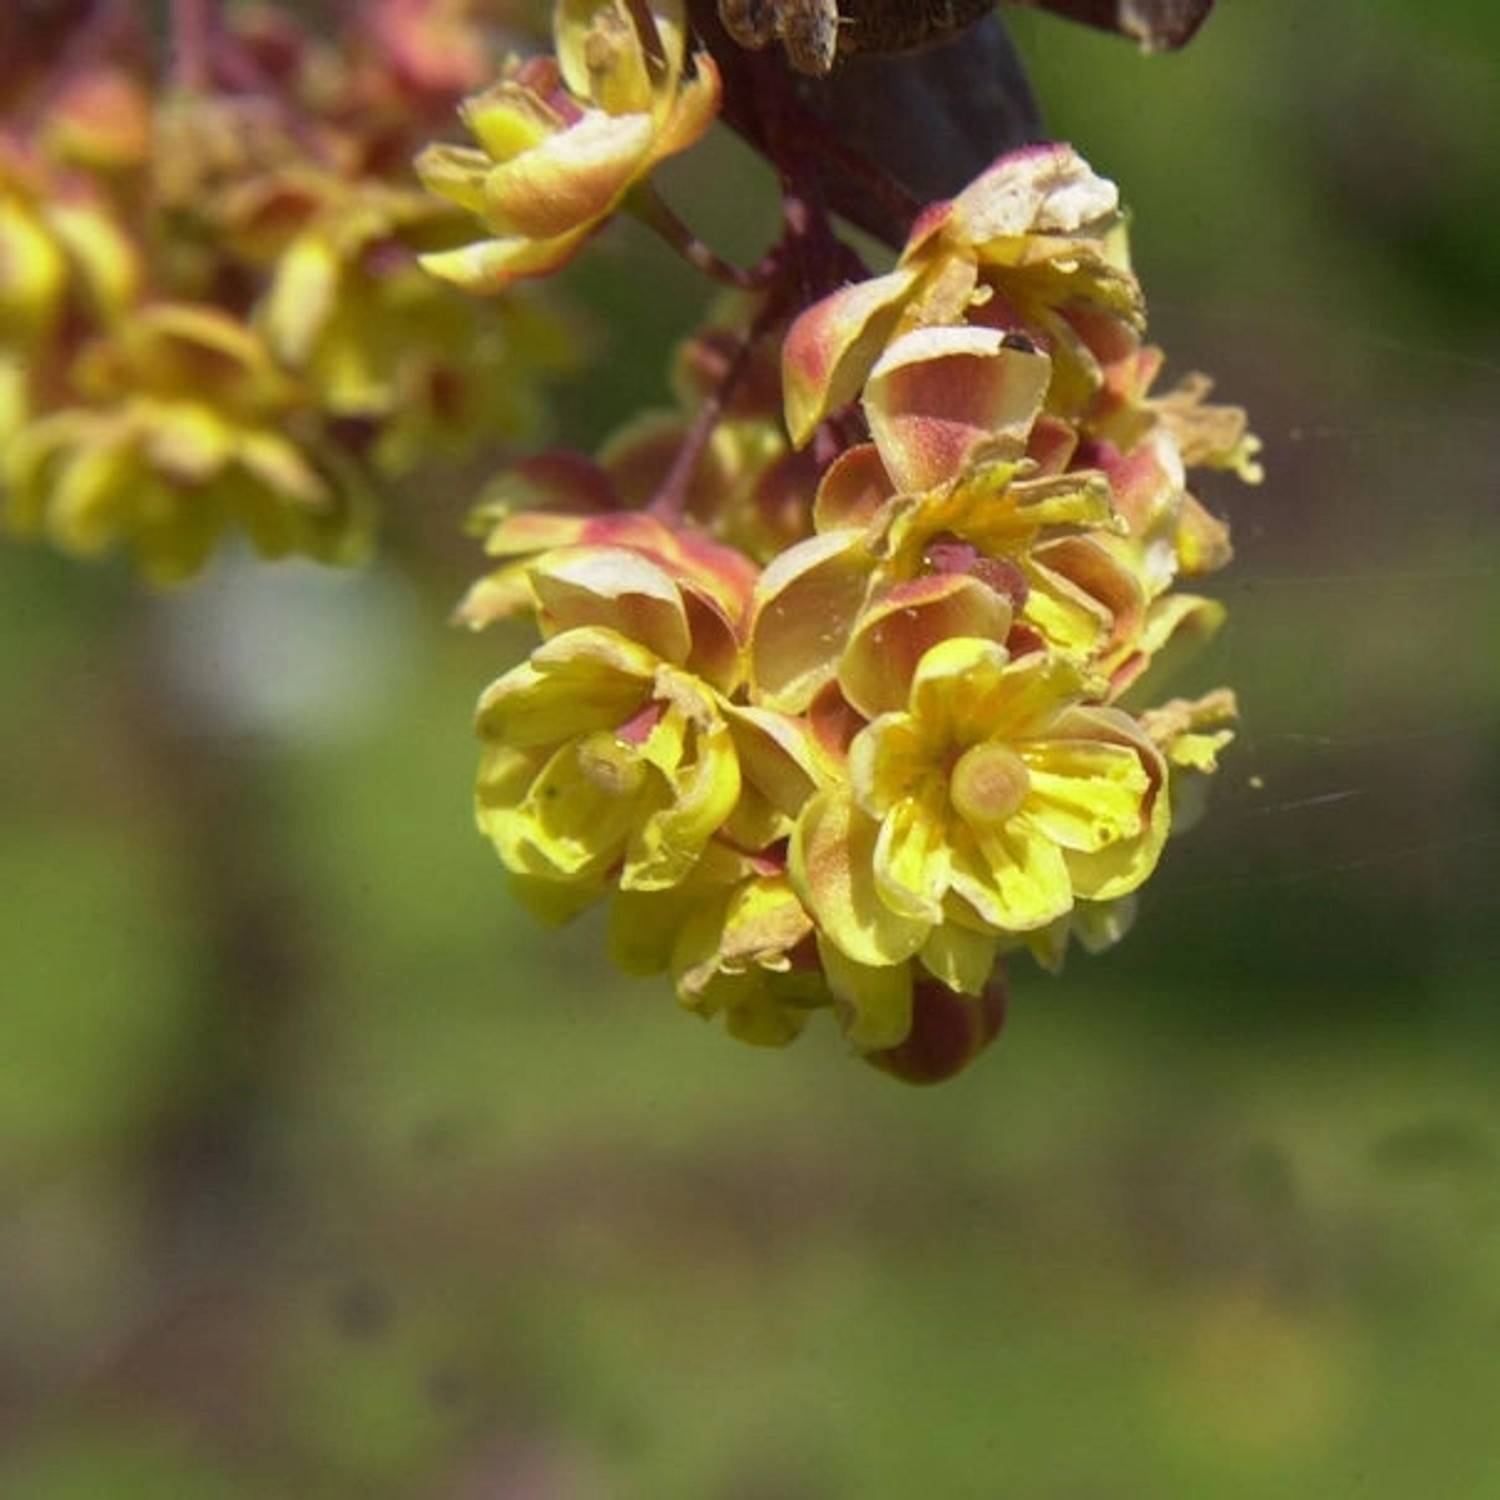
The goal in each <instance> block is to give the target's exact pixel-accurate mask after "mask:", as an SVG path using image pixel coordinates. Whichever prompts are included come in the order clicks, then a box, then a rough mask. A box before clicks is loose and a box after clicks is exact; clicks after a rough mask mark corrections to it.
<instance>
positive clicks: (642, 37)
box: [417, 0, 719, 293]
mask: <svg viewBox="0 0 1500 1500" xmlns="http://www.w3.org/2000/svg"><path fill="white" fill-rule="evenodd" d="M554 29H555V33H556V42H557V53H556V56H555V58H554V57H539V58H532V59H529V60H528V61H526V62H520V61H516V60H512V62H511V64H510V66H509V68H508V69H507V72H506V76H505V77H504V78H503V79H502V80H501V82H499V83H498V84H496V85H495V86H494V87H493V88H491V89H490V90H488V91H487V92H486V93H483V94H480V95H476V96H475V97H474V98H472V99H469V100H468V101H467V102H466V103H465V105H464V108H463V117H464V121H465V123H466V124H467V125H468V127H469V130H470V132H471V133H472V134H473V136H474V138H475V140H477V141H478V143H479V144H478V146H430V147H428V149H427V150H426V151H424V152H423V153H422V155H421V156H420V157H419V158H418V161H417V170H418V172H419V173H420V174H421V177H422V180H423V181H424V182H425V183H426V184H427V186H428V187H429V188H431V189H432V190H433V192H435V193H439V194H441V195H442V196H443V197H444V198H447V199H449V200H450V201H452V202H453V203H455V204H457V205H458V206H459V207H461V208H463V209H466V210H468V211H469V212H470V213H471V214H473V215H474V216H475V217H476V218H478V219H479V220H480V221H481V222H482V223H483V224H484V226H485V228H486V229H487V230H489V231H490V233H491V235H492V236H493V237H492V238H488V239H483V240H479V241H477V242H475V243H473V244H468V245H463V246H461V247H459V248H456V249H452V250H446V251H442V252H436V253H433V254H431V255H428V256H426V257H425V258H424V261H423V264H424V265H425V266H426V267H427V269H428V270H429V271H431V272H432V274H433V275H435V276H439V277H442V278H443V279H444V280H447V281H451V282H454V283H456V284H457V285H459V286H461V287H463V288H465V289H466V290H468V291H471V292H481V293H485V292H493V291H498V290H501V289H503V288H505V287H508V286H509V285H510V284H511V283H512V282H513V281H515V280H516V279H518V278H520V277H529V276H545V275H548V274H550V273H551V272H553V271H556V270H558V269H559V268H560V267H562V266H563V265H565V264H566V263H567V262H568V261H570V260H571V259H572V258H573V257H574V256H575V255H576V254H577V253H578V251H579V250H580V249H581V248H582V247H583V245H584V243H585V242H586V241H587V240H588V238H589V237H590V236H591V235H592V234H593V233H594V232H595V231H596V230H597V229H598V228H599V227H600V226H601V225H602V224H604V222H605V221H606V220H607V219H608V218H609V217H610V215H612V214H613V213H614V212H615V211H616V210H617V209H618V208H619V207H620V205H621V204H622V202H623V201H624V199H625V197H626V195H627V193H629V191H630V190H631V189H632V188H633V187H635V186H636V185H637V184H639V183H641V182H642V181H643V180H644V179H645V178H646V176H647V175H648V174H649V173H650V171H651V169H652V168H653V167H654V166H655V165H656V164H657V163H658V162H659V161H661V160H663V159H664V158H665V157H668V156H671V155H674V154H675V153H677V152H679V151H683V150H685V149H686V148H687V147H689V146H691V145H693V143H694V142H696V141H697V140H699V139H700V138H701V137H702V136H703V133H704V132H705V131H706V130H707V129H708V127H709V126H710V125H711V124H712V123H713V120H714V117H715V116H716V115H717V113H718V109H719V76H718V71H717V69H716V68H715V67H714V64H713V60H712V59H711V58H710V57H709V56H708V54H707V53H706V52H705V53H699V54H698V55H697V56H696V57H695V58H694V59H693V63H692V67H691V69H690V70H687V71H685V70H684V63H685V59H686V53H687V14H686V7H685V5H684V3H683V0H640V3H635V4H632V3H627V0H558V4H557V5H556V7H555V22H554Z"/></svg>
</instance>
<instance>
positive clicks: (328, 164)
mask: <svg viewBox="0 0 1500 1500" xmlns="http://www.w3.org/2000/svg"><path fill="white" fill-rule="evenodd" d="M149 9H150V8H149V7H145V6H139V7H136V6H133V5H130V4H127V3H122V0H72V3H71V5H70V7H69V10H70V14H69V15H68V16H67V17H66V18H65V19H64V20H63V21H62V22H61V23H60V26H59V27H58V28H56V29H57V30H59V31H60V33H61V35H62V36H63V38H64V44H61V45H57V46H54V45H52V42H53V41H55V40H56V37H55V36H53V35H52V34H51V33H50V32H49V30H48V28H46V27H39V28H38V29H37V34H36V35H32V36H28V35H26V34H19V35H17V36H15V37H13V38H12V39H11V42H12V45H11V46H10V47H9V48H8V49H7V56H6V58H5V61H4V63H3V64H0V70H3V71H0V91H3V95H4V102H5V106H6V114H7V123H6V125H5V127H4V129H3V130H0V444H3V458H0V505H3V514H4V521H5V524H6V525H7V526H8V527H9V529H10V530H11V531H12V532H14V533H15V534H18V535H20V536H27V537H43V538H46V539H48V540H50V541H51V542H52V543H54V544H55V545H56V546H58V547H59V548H61V549H62V550H64V551H66V552H69V553H72V554H76V555H84V556H92V555H96V554H100V553H103V552H107V551H112V550H116V549H123V550H126V551H128V552H130V553H131V554H132V555H133V557H134V559H135V561H136V562H137V563H138V565H139V567H140V569H141V570H142V572H143V573H144V574H145V575H146V576H147V577H148V578H149V579H150V580H152V581H153V582H162V583H165V582H173V581H176V580H178V579H181V578H184V577H187V576H189V575H191V574H193V573H194V572H196V571H197V570H198V569H199V568H201V566H202V565H203V563H204V561H205V559H206V558H207V556H208V555H209V554H210V552H211V551H212V549H213V547H214V545H215V542H216V540H217V539H218V537H219V536H220V535H221V534H222V533H223V532H224V531H225V530H226V529H232V530H236V531H239V532H241V533H242V534H243V535H244V536H245V537H246V538H247V539H248V541H249V542H250V543H251V545H252V546H253V547H254V548H255V549H256V550H257V551H258V552H260V553H261V554H263V555H267V556H281V555H284V554H287V553H297V554H303V555H307V556H311V557H314V558H317V559H321V560H325V561H347V560H351V559H354V558H357V557H359V556H361V555H363V554H364V553H365V552H366V551H367V549H368V545H369V541H370V537H371V529H372V523H373V519H374V512H373V506H372V503H371V502H372V495H373V492H374V487H375V485H376V484H377V483H378V482H379V481H381V480H383V479H386V478H389V477H392V476H398V475H404V474H407V473H409V472H410V471H411V470H412V468H413V467H414V466H415V465H416V464H417V463H419V462H421V461H423V460H425V459H426V458H427V457H428V456H429V455H432V454H434V453H441V452H443V451H444V450H451V449H454V448H457V449H462V448H464V447H466V446H468V445H470V444H472V443H473V442H475V441H477V440H478V439H480V438H484V439H490V440H492V439H494V438H496V437H500V438H509V437H514V436H519V435H522V434H524V433H526V432H528V431H530V430H531V428H532V426H533V423H534V419H535V417H536V416H537V415H538V401H537V396H536V392H535V379H536V373H537V372H538V371H545V370H546V369H548V368H549V367H555V366H557V365H559V364H561V363H565V362H566V361H567V360H568V359H569V358H570V353H569V339H568V335H567V332H566V329H565V325H564V324H563V322H562V321H561V320H560V319H559V318H558V316H557V315H556V314H554V313H551V312H549V311H547V310H546V308H545V307H543V306H541V305H539V304H537V303H536V302H535V301H522V300H520V299H518V298H508V299H505V300H503V301H496V302H493V303H489V304H486V305H484V306H483V307H481V308H477V309H476V307H475V306H474V305H473V304H472V303H471V302H470V301H469V300H468V299H466V298H464V297H463V296H462V295H460V294H458V293H456V292H454V291H453V290H452V289H451V288H448V287H446V286H444V285H442V284H441V283H439V282H437V281H435V280H433V279H432V278H431V277H430V276H428V275H427V274H426V273H425V272H423V271H422V269H421V268H420V266H419V264H418V257H419V256H420V255H422V254H425V253H428V252H431V251H441V250H443V249H445V248H448V247H450V246H452V245H453V244H455V243H457V242H458V241H459V240H460V239H461V238H462V236H463V235H464V233H465V232H466V224H467V220H466V218H465V216H463V215H462V214H461V213H459V212H458V211H457V210H455V209H452V208H449V207H448V206H446V205H444V204H443V203H441V202H440V201H438V200H437V199H434V198H433V197H432V196H431V195H430V194H428V193H426V192H425V191H423V189H422V188H421V186H420V184H419V183H418V181H417V179H416V176H415V173H414V171H413V168H412V161H411V159H412V156H413V154H414V153H415V151H416V149H417V147H418V145H419V143H420V142H422V141H424V140H425V139H427V138H428V137H429V136H430V135H431V133H432V132H433V131H434V130H435V129H436V128H438V125H439V122H441V121H444V120H446V118H448V116H449V115H450V114H451V112H452V110H453V108H454V106H455V104H456V102H457V100H458V99H459V98H460V97H461V96H462V95H463V93H464V92H466V91H467V90H470V89H472V88H474V87H476V86H477V85H478V84H479V83H480V82H481V81H482V80H483V78H484V77H485V76H487V74H488V72H489V70H490V68H491V66H492V52H493V48H494V36H493V33H494V31H495V27H494V24H493V21H492V19H491V18H488V17H487V16H486V14H485V11H484V9H483V5H482V0H372V3H370V4H367V5H365V6H363V7H362V8H361V12H362V13H361V14H360V15H359V16H358V17H357V24H356V23H354V22H355V18H351V17H350V16H349V15H348V14H347V13H345V14H344V18H343V23H342V24H341V25H339V26H331V25H330V26H323V27H316V28H315V27H314V24H313V23H312V21H311V18H309V19H308V20H304V19H302V17H301V11H300V9H299V8H293V7H284V8H276V7H271V6H264V7H259V8H255V9H248V8H246V9H234V10H228V11H225V12H224V13H223V14H220V12H219V10H218V8H217V6H215V5H214V4H212V3H209V0H176V3H175V4H174V5H173V7H172V22H173V28H172V35H171V38H170V43H171V47H170V56H171V60H170V64H168V63H164V62H163V61H162V60H161V55H160V49H158V48H157V47H155V46H154V45H153V43H152V34H151V25H150V22H151V19H152V18H151V16H150V15H149V14H147V12H148V10H149Z"/></svg>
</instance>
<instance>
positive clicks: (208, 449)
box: [3, 304, 370, 583]
mask: <svg viewBox="0 0 1500 1500" xmlns="http://www.w3.org/2000/svg"><path fill="white" fill-rule="evenodd" d="M75 380H76V386H77V390H78V393H79V396H80V397H81V398H82V400H83V401H85V402H87V403H88V404H79V405H73V406H68V407H64V408H62V409H61V410H56V411H53V412H51V413H49V414H48V415H45V416H41V417H37V418H36V419H34V420H32V421H31V422H30V423H28V424H27V425H25V426H24V427H23V428H22V430H21V431H20V432H19V433H18V434H17V436H16V437H15V438H14V439H13V441H12V442H11V443H10V444H9V446H8V448H7V450H6V453H5V455H4V468H3V473H4V478H5V480H6V484H7V487H8V489H9V494H8V496H7V501H8V505H7V513H6V519H7V521H8V523H9V525H10V526H11V528H12V529H13V530H14V531H16V532H17V533H18V534H20V535H22V536H38V535H42V534H45V535H47V536H48V537H49V538H50V540H51V541H52V542H53V543H54V544H55V545H56V546H58V547H59V548H61V549H62V550H63V551H65V552H71V553H74V554H77V555H80V556H93V555H97V554H99V553H102V552H105V551H107V550H109V549H111V548H112V547H115V546H118V545H122V544H123V545H125V546H128V547H129V548H130V549H131V551H132V552H133V553H134V554H135V557H136V561H137V562H138V564H139V566H140V567H141V569H142V571H143V572H144V573H145V574H146V576H147V577H148V578H149V579H150V580H151V581H152V582H154V583H173V582H177V581H179V580H181V579H183V578H186V577H188V576H189V575H190V574H192V573H195V572H196V571H198V569H199V568H201V567H202V565H203V563H204V562H205V560H206V559H207V557H208V554H209V552H210V551H211V550H212V548H213V545H214V543H215V541H216V540H217V538H218V537H219V535H220V534H221V533H222V532H223V531H224V530H226V529H227V528H230V527H233V528H236V529H238V530H240V531H242V532H243V533H244V534H245V535H246V537H247V538H248V539H249V541H250V543H251V545H252V546H254V547H255V549H256V550H257V551H258V552H260V553H261V554H262V555H263V556H267V557H280V556H284V555H286V554H287V553H291V552H297V553H303V554H305V555H307V556H310V557H314V558H317V559H319V560H321V561H325V562H345V561H352V560H354V559H355V558H357V557H359V556H360V555H362V553H363V552H364V550H365V549H366V547H367V545H368V541H369V530H370V518H369V514H368V506H367V504H366V502H365V500H364V497H363V496H362V495H361V493H360V492H359V491H358V489H357V487H355V486H354V485H352V484H351V483H350V482H348V480H347V479H346V477H345V476H344V475H343V473H342V471H341V470H339V469H338V468H337V467H336V465H335V460H334V457H333V455H332V454H331V453H325V452H322V451H320V450H317V449H316V448H315V447H314V446H312V445H311V441H310V440H309V441H308V442H302V441H299V440H298V438H297V437H296V436H294V434H295V433H296V431H297V427H298V423H299V421H303V420H305V417H306V412H305V410H304V408H303V406H302V402H301V397H300V393H299V391H298V389H297V387H296V385H295V384H294V383H293V382H292V381H290V380H289V379H288V377H287V376H286V375H285V374H284V373H283V372H281V371H280V370H279V369H277V367H276V366H275V364H274V363H273V361H272V360H271V358H270V355H269V353H268V352H267V351H266V349H265V347H264V345H263V344H262V343H261V342H260V340H259V339H258V338H256V336H255V335H254V334H253V333H252V332H251V331H250V330H249V329H248V328H246V327H245V326H244V325H243V324H241V323H238V322H236V321H235V320H234V319H232V318H230V317H228V316H227V315H226V314H224V313H222V312H220V311H218V310H217V309H214V308H207V307H195V306H185V305H176V304H163V305H159V306H155V307H150V308H147V309H145V310H143V311H141V312H139V313H137V314H136V316H135V317H134V319H133V320H132V321H131V322H130V323H128V324H127V325H125V326H123V327H122V328H121V329H120V330H119V332H118V333H117V334H116V335H115V336H114V337H113V338H111V339H109V340H104V341H100V342H98V343H96V344H94V345H92V346H91V347H90V348H88V349H86V350H85V351H84V353H83V354H82V355H81V356H80V357H79V359H78V361H77V363H76V368H75Z"/></svg>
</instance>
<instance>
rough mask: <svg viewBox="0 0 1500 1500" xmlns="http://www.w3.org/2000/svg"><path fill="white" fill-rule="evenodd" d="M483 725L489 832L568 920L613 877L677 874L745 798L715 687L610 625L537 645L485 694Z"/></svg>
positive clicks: (630, 882) (482, 782)
mask: <svg viewBox="0 0 1500 1500" xmlns="http://www.w3.org/2000/svg"><path fill="white" fill-rule="evenodd" d="M478 731H479V734H480V737H481V738H482V739H483V740H484V742H485V750H484V755H483V758H482V761H481V764H480V771H479V789H478V801H477V812H478V819H479V826H480V829H481V830H482V831H483V833H484V834H485V835H486V836H487V837H488V838H489V839H490V841H491V842H492V843H493V844H494V846H495V849H496V851H497V852H498V853H499V855H500V857H501V859H502V860H503V861H504V862H505V864H506V866H507V867H508V868H509V869H510V870H512V871H513V872H514V873H515V874H517V875H519V876H522V877H526V878H527V879H528V881H529V882H530V886H529V893H530V894H531V895H532V897H533V899H534V900H535V901H536V902H537V903H538V904H541V905H543V906H544V907H550V909H551V910H552V911H553V912H554V913H555V914H556V915H559V916H563V915H568V914H570V913H571V911H572V910H577V909H581V907H582V906H584V905H587V904H588V903H589V902H590V901H592V900H594V899H596V898H597V897H598V896H599V895H602V894H603V893H604V891H605V889H606V888H607V887H608V886H609V885H611V884H618V885H619V886H620V887H621V888H622V889H624V890H636V891H651V890H661V889H664V888H666V887H669V886H673V885H676V884H678V883H679V882H680V881H682V880H683V879H684V878H685V877H686V876H687V874H688V873H689V871H690V870H691V869H692V867H693V865H694V864H695V863H696V862H697V860H698V858H699V856H700V855H701V854H702V853H703V850H704V847H705V846H706V844H707V843H708V840H709V839H710V837H712V835H713V834H714V833H715V832H716V831H717V830H718V828H719V827H720V826H721V825H722V824H723V822H724V820H725V819H726V818H728V816H729V814H730V813H731V812H732V811H733V809H734V805H735V803H736V801H737V800H738V799H739V794H740V769H739V762H738V760H737V758H736V756H735V753H734V743H733V739H732V737H731V735H730V731H729V726H728V725H727V724H726V722H725V720H724V716H723V714H722V713H721V712H720V701H719V699H718V697H717V695H716V694H715V693H714V692H713V690H712V689H711V688H709V687H708V686H707V685H706V684H705V683H703V682H702V681H701V680H700V679H699V678H698V677H696V676H695V675H694V674H692V673H691V672H687V671H684V670H682V669H681V668H679V667H675V666H673V665H671V664H670V663H668V662H665V661H663V660H662V658H661V657H659V656H658V655H656V653H655V652H653V651H651V650H650V649H648V648H647V647H645V646H642V645H640V644H639V643H638V642H636V641H633V640H629V639H627V638H626V637H625V636H623V635H620V634H618V633H617V632H616V631H613V630H608V629H603V628H598V627H592V626H581V627H579V628H577V629H573V630H566V631H564V632H562V633H561V634H560V635H557V636H554V637H553V638H552V639H551V640H549V641H547V642H545V643H544V644H543V645H541V646H540V647H538V648H537V650H536V651H535V652H533V653H532V656H531V659H530V660H529V661H527V662H524V663H523V664H522V665H520V666H519V667H516V668H514V669H513V670H512V671H510V672H507V673H506V674H505V676H504V677H502V678H500V680H499V681H498V682H495V683H493V684H492V685H491V686H490V687H489V688H488V689H487V690H486V692H485V693H484V695H483V697H482V698H481V699H480V703H479V715H478ZM547 887H560V889H548V888H547Z"/></svg>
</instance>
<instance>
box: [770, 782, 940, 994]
mask: <svg viewBox="0 0 1500 1500" xmlns="http://www.w3.org/2000/svg"><path fill="white" fill-rule="evenodd" d="M879 833H880V825H879V824H878V823H877V822H875V820H874V819H873V818H868V817H866V816H865V815H864V814H863V813H862V812H860V811H859V809H858V808H856V807H855V805H854V802H853V800H852V799H851V798H850V796H849V794H848V792H847V790H845V789H844V788H841V787H831V788H829V789H828V790H827V791H823V792H819V793H817V794H816V795H815V796H814V797H813V798H812V799H811V800H810V801H809V802H808V804H807V806H806V807H805V808H804V809H803V810H802V816H801V817H800V818H799V819H798V820H797V827H796V830H795V831H794V833H793V834H792V841H791V846H790V849H789V851H788V860H789V863H788V868H789V870H790V871H791V876H792V881H793V883H794V885H795V886H796V888H797V894H798V895H799V896H801V897H802V900H803V902H804V903H805V904H806V906H807V909H808V910H809V911H810V912H811V913H812V915H813V919H814V920H815V921H816V922H817V924H818V928H819V931H820V932H821V933H822V934H824V936H825V937H826V938H827V940H828V941H829V942H830V943H832V944H833V946H834V947H835V948H837V949H838V951H839V952H840V953H841V954H843V955H844V957H846V958H848V959H852V960H853V961H854V962H855V963H857V964H865V965H870V966H875V967H886V966H888V965H891V964H899V963H901V962H902V961H903V960H904V959H907V958H910V957H911V955H912V954H913V953H915V952H916V951H917V949H918V948H920V947H921V946H922V943H923V941H924V939H925V938H926V936H927V933H928V931H929V930H930V928H931V923H929V922H926V921H922V920H920V919H916V918H912V917H907V916H902V915H900V914H899V913H897V912H894V911H892V910H891V908H890V907H889V906H887V905H886V904H885V902H884V901H882V900H881V898H880V895H879V893H878V891H877V889H876V884H875V876H874V856H875V843H876V840H877V839H878V837H879Z"/></svg>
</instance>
